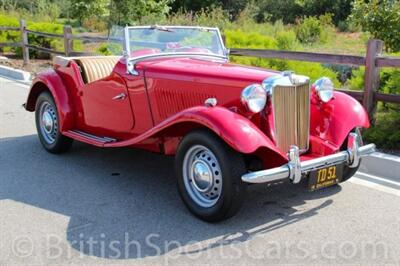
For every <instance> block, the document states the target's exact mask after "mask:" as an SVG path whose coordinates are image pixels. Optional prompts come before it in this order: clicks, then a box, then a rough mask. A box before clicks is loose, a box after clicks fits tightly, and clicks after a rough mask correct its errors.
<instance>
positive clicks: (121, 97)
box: [112, 93, 126, 100]
mask: <svg viewBox="0 0 400 266" xmlns="http://www.w3.org/2000/svg"><path fill="white" fill-rule="evenodd" d="M125 98H126V94H125V93H120V94H118V95H117V96H114V97H113V98H112V99H113V100H123V99H125Z"/></svg>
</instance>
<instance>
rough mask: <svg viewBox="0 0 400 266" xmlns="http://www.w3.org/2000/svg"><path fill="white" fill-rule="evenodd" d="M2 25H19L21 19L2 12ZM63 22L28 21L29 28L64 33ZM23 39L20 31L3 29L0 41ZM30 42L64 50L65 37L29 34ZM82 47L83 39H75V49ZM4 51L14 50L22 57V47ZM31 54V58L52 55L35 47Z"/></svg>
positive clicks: (0, 23) (0, 20)
mask: <svg viewBox="0 0 400 266" xmlns="http://www.w3.org/2000/svg"><path fill="white" fill-rule="evenodd" d="M0 26H12V27H19V20H18V19H17V18H16V17H13V16H7V15H4V14H0ZM63 27H64V25H63V24H59V23H54V22H33V21H27V28H28V29H29V30H33V31H39V32H46V33H55V34H60V35H62V34H63ZM19 41H21V33H20V31H1V32H0V42H19ZM28 42H29V44H30V45H34V46H38V47H43V48H49V49H52V50H57V51H64V40H63V38H50V37H43V36H37V35H34V34H28ZM81 48H82V42H81V41H74V50H75V51H80V50H81ZM4 51H12V52H15V53H16V54H17V56H20V57H22V49H21V48H20V47H13V48H7V49H6V48H4ZM29 56H30V57H31V58H42V59H48V58H50V55H49V54H48V53H44V52H39V51H36V50H33V49H30V50H29Z"/></svg>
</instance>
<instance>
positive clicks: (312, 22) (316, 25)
mask: <svg viewBox="0 0 400 266" xmlns="http://www.w3.org/2000/svg"><path fill="white" fill-rule="evenodd" d="M323 31H324V29H323V24H322V23H321V22H320V21H319V20H318V18H316V17H306V18H304V19H303V20H302V21H301V22H300V23H299V24H298V25H297V26H296V35H297V38H298V39H299V41H300V42H302V43H307V44H310V43H316V42H322V43H323V42H325V41H326V38H325V37H326V36H325V35H324V33H323Z"/></svg>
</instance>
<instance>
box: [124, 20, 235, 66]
mask: <svg viewBox="0 0 400 266" xmlns="http://www.w3.org/2000/svg"><path fill="white" fill-rule="evenodd" d="M157 27H160V28H165V29H172V30H173V29H194V30H195V29H197V30H203V31H215V32H216V34H217V35H218V40H219V42H220V45H221V48H222V50H223V55H219V54H214V53H198V52H179V53H156V54H150V55H147V56H137V57H131V56H130V51H131V50H130V41H129V40H130V38H129V31H130V30H131V29H152V28H153V29H154V30H157ZM124 35H125V36H124V37H125V40H124V57H125V58H126V59H127V62H130V61H139V60H140V59H145V58H152V57H158V56H171V57H173V56H174V55H175V54H176V55H177V56H183V55H188V56H201V57H211V58H218V59H225V60H228V49H227V48H226V47H225V45H224V42H223V40H222V35H221V32H220V31H219V29H218V28H213V27H200V26H169V25H152V26H127V27H125V29H124Z"/></svg>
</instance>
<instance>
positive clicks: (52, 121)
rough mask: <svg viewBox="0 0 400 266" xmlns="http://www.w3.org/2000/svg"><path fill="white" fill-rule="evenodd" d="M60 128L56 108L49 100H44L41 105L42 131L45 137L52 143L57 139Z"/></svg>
mask: <svg viewBox="0 0 400 266" xmlns="http://www.w3.org/2000/svg"><path fill="white" fill-rule="evenodd" d="M57 130H58V123H57V115H56V111H55V108H54V107H53V105H52V104H50V103H49V102H43V103H42V105H41V106H40V131H41V133H42V136H43V139H44V140H45V141H46V142H47V143H48V144H52V143H54V141H55V140H56V137H57Z"/></svg>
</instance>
